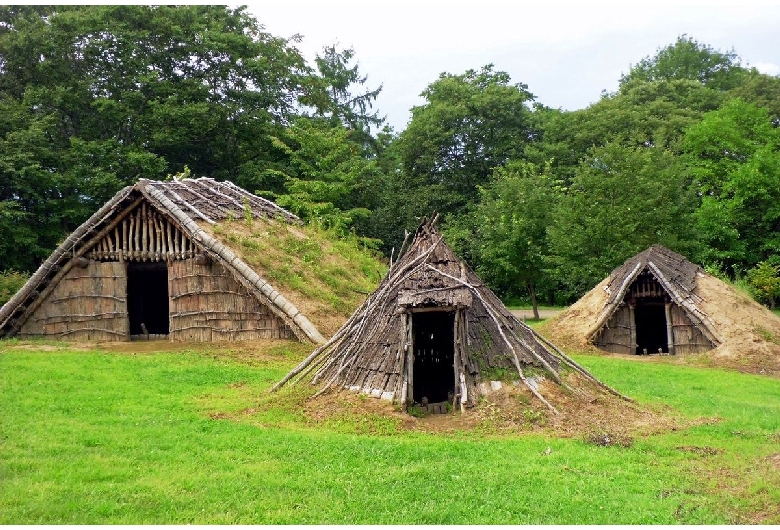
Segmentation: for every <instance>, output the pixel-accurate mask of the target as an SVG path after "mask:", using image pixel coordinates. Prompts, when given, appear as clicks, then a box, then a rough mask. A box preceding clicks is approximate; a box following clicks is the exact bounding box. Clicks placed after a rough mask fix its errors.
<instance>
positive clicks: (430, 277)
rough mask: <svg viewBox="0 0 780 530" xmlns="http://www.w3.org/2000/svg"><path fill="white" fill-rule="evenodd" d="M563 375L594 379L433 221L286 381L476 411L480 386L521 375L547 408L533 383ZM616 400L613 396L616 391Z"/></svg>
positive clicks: (597, 383) (277, 386)
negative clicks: (485, 278) (503, 296)
mask: <svg viewBox="0 0 780 530" xmlns="http://www.w3.org/2000/svg"><path fill="white" fill-rule="evenodd" d="M563 367H567V369H569V370H574V371H576V372H578V373H579V374H581V375H582V376H583V377H584V378H586V379H587V380H588V381H591V382H592V383H593V384H595V385H598V386H601V387H602V388H606V387H604V386H603V385H602V384H601V383H599V382H598V381H597V380H596V379H595V378H593V376H591V375H590V374H588V373H587V371H585V370H584V369H583V368H581V367H580V366H579V365H577V364H576V363H575V362H574V361H572V360H571V359H570V358H568V357H567V356H566V355H565V354H563V352H561V351H560V350H558V349H557V348H555V347H554V346H553V345H552V344H550V343H549V342H547V341H546V340H545V339H544V338H542V337H541V336H539V335H537V334H536V333H535V332H534V331H533V330H532V329H531V328H529V327H528V326H526V325H525V324H523V323H521V322H519V321H518V320H517V319H515V318H514V317H513V316H512V314H511V313H510V312H509V311H508V310H507V309H506V307H504V305H503V304H502V303H501V301H500V300H499V299H498V298H497V297H496V296H495V295H494V294H493V292H492V291H491V290H490V289H489V288H488V287H487V286H486V285H484V284H483V283H482V282H481V281H480V279H479V278H478V277H477V276H476V274H475V273H474V272H473V271H472V270H471V269H470V268H469V267H468V266H467V265H466V264H465V263H464V262H462V261H460V260H459V259H457V257H456V256H455V254H454V253H453V251H452V250H451V249H450V248H449V247H448V246H447V244H446V243H444V241H443V240H442V236H441V235H440V234H439V233H438V231H437V230H436V228H435V219H434V220H433V221H430V222H428V221H425V222H423V223H422V224H421V225H420V227H419V228H418V229H417V231H416V233H415V235H414V239H413V241H412V243H411V244H410V246H409V249H408V250H407V252H406V253H405V254H404V255H403V257H402V258H400V260H399V261H398V262H397V263H395V264H394V265H393V266H392V267H391V268H390V270H389V271H388V273H387V275H386V276H385V278H384V279H383V280H382V282H381V283H380V284H379V287H378V288H377V289H376V291H375V292H373V293H372V294H371V295H369V297H368V299H367V300H366V301H365V303H364V304H363V305H362V306H361V307H360V308H359V309H358V310H357V311H356V312H355V313H354V314H353V315H352V316H351V317H350V319H349V320H348V321H347V322H346V323H345V324H344V325H343V326H342V327H341V328H340V329H339V330H338V331H337V332H336V333H335V334H334V336H333V337H332V338H331V339H330V340H329V341H328V342H327V343H326V344H324V345H323V346H321V347H319V348H317V349H316V350H314V352H313V353H312V354H311V355H309V357H308V358H306V359H305V360H304V361H303V362H302V363H301V364H300V365H298V366H297V367H296V368H295V369H293V370H292V371H291V372H290V373H289V374H287V376H286V377H285V378H284V379H283V380H282V381H280V382H279V383H278V384H277V385H276V386H275V387H274V390H276V389H278V388H280V387H281V386H282V385H284V384H285V383H287V382H288V381H290V380H291V379H293V378H296V379H295V380H296V382H297V381H302V380H307V381H308V380H310V381H311V382H312V383H313V384H315V385H321V390H320V391H319V392H318V394H316V395H319V394H321V393H323V392H324V391H326V390H327V389H329V388H346V389H350V390H352V391H362V392H365V393H369V394H371V395H373V396H375V397H382V398H384V399H388V400H392V401H394V402H396V403H400V404H403V405H407V404H411V403H415V402H416V403H421V404H423V405H424V404H425V403H426V402H428V401H430V402H431V403H432V402H434V401H436V402H446V403H451V404H452V405H453V406H455V407H457V406H460V407H464V406H473V405H474V404H475V403H476V398H477V395H478V394H479V388H480V383H481V382H486V381H489V380H491V379H494V378H495V376H496V374H501V373H504V374H506V373H509V372H511V373H515V372H516V373H517V376H515V378H517V377H519V379H520V380H521V381H522V382H523V383H524V384H525V385H526V386H527V387H528V388H529V389H530V391H531V392H532V393H533V394H534V395H535V396H536V397H537V398H539V399H540V400H541V401H543V402H544V403H545V404H547V406H548V407H549V408H550V409H552V410H555V409H554V407H553V406H552V405H550V404H549V402H548V401H547V400H546V399H545V398H544V397H543V396H542V395H541V393H540V392H539V391H538V390H537V388H538V386H539V385H538V384H537V381H536V380H535V378H533V377H530V376H529V373H530V372H533V373H543V374H545V376H546V377H549V378H550V379H552V380H554V381H555V382H557V383H558V384H561V385H564V386H565V385H566V383H565V382H564V381H563V379H562V378H561V376H560V373H561V369H562V368H563ZM610 391H611V392H613V393H614V391H612V390H610Z"/></svg>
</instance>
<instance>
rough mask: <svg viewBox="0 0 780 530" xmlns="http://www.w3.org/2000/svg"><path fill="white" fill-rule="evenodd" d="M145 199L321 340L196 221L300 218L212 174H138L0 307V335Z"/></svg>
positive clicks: (298, 331)
mask: <svg viewBox="0 0 780 530" xmlns="http://www.w3.org/2000/svg"><path fill="white" fill-rule="evenodd" d="M144 202H145V203H147V204H149V205H151V206H152V207H153V208H155V209H156V210H157V211H159V212H161V213H162V214H163V215H164V216H165V217H166V219H168V220H169V221H170V222H171V223H172V224H174V225H175V226H176V227H177V228H178V229H179V230H181V231H182V232H183V233H184V234H185V235H186V236H187V237H188V238H189V239H191V240H192V241H193V242H194V244H195V245H196V246H197V248H198V249H199V251H200V252H202V253H204V254H205V255H207V256H208V257H209V258H211V259H213V260H215V261H218V262H220V263H221V264H222V265H223V266H224V267H225V268H226V269H227V270H228V271H230V272H231V273H232V274H233V277H234V278H235V279H236V280H237V281H239V282H240V283H241V284H242V285H244V286H245V287H247V288H248V289H249V291H250V292H252V293H253V294H254V295H255V296H256V297H257V298H258V299H259V300H260V301H261V302H262V303H263V304H264V305H266V306H267V307H269V309H271V311H272V312H273V313H274V314H276V315H277V316H278V317H280V318H281V319H282V320H283V321H284V322H285V323H286V324H287V325H288V326H289V327H290V328H291V329H292V331H293V333H294V334H295V335H296V336H297V337H298V338H299V339H300V340H305V341H311V342H314V343H315V344H316V343H322V342H324V341H325V339H324V337H323V336H322V335H321V334H320V333H319V331H318V330H317V328H316V327H315V326H314V325H313V324H312V323H311V322H310V321H309V320H308V318H307V317H306V316H305V315H303V314H302V313H301V312H300V311H299V310H298V309H297V308H296V307H295V306H294V305H293V304H292V303H291V302H290V301H289V300H287V299H286V298H285V297H284V296H282V294H281V293H280V292H279V291H278V290H277V289H275V288H274V287H273V286H272V285H271V284H269V283H268V282H267V281H266V280H264V279H263V278H261V277H260V276H259V275H258V274H257V273H256V272H255V271H254V270H252V269H251V268H250V267H249V266H247V265H246V263H244V262H243V261H242V260H241V259H239V258H238V257H237V256H236V254H235V253H234V252H233V251H232V250H231V249H230V248H229V247H228V246H226V245H224V244H223V243H222V242H220V241H219V239H218V238H216V237H214V236H212V235H210V234H208V233H207V232H206V231H204V230H203V229H202V228H201V227H200V226H199V224H198V223H208V224H211V225H213V224H215V223H216V222H217V221H219V220H226V219H241V218H244V217H245V216H252V217H271V218H275V219H279V220H281V221H283V222H286V223H300V222H301V221H300V219H298V218H297V217H296V216H295V215H293V214H291V213H290V212H288V211H286V210H284V209H282V208H280V207H279V206H277V205H276V204H274V203H273V202H271V201H268V200H266V199H263V198H261V197H258V196H256V195H253V194H251V193H249V192H247V191H246V190H243V189H241V188H240V187H238V186H236V185H234V184H232V183H230V182H217V181H215V180H213V179H210V178H198V179H183V180H174V181H169V182H159V181H152V180H146V179H140V180H139V181H138V182H137V183H136V184H135V185H134V186H128V187H125V188H123V189H122V190H121V191H119V192H118V193H117V194H116V195H115V196H114V197H113V198H112V199H111V200H110V201H108V202H107V203H106V204H105V205H104V206H103V207H102V208H100V209H99V210H98V211H97V212H95V213H94V214H93V215H92V216H91V217H90V218H89V219H88V220H87V221H85V222H84V223H83V224H82V225H81V226H79V227H78V228H77V229H76V230H74V231H73V233H72V234H70V236H68V237H67V238H66V239H65V241H64V242H63V243H62V244H61V245H60V246H59V247H58V248H57V249H56V250H55V251H54V252H53V253H52V254H51V256H50V257H49V258H48V259H47V260H46V261H45V262H44V263H43V264H42V265H41V266H40V267H39V268H38V270H37V271H36V272H35V273H34V274H33V275H32V277H31V278H30V280H29V281H28V282H27V284H25V285H24V287H22V289H20V290H19V292H17V293H16V294H15V295H14V296H13V297H12V298H11V299H10V300H9V301H8V303H6V304H5V305H4V306H3V307H2V308H1V309H0V337H9V336H13V335H14V334H15V333H16V332H17V331H18V330H19V329H20V327H21V326H22V324H23V323H24V321H25V319H26V318H27V317H28V316H29V315H30V314H31V313H32V311H34V309H35V308H36V307H37V305H38V304H39V303H40V302H39V301H40V300H41V299H43V298H44V297H45V296H46V293H47V292H48V291H47V290H49V289H50V288H51V286H52V285H53V284H54V283H56V282H58V281H59V279H60V278H62V276H63V274H64V273H65V272H66V271H67V270H69V268H70V267H71V266H72V264H73V261H74V260H75V259H76V258H78V257H80V256H82V255H84V254H85V253H86V252H87V251H88V250H90V248H91V247H93V246H94V245H95V243H96V242H97V241H98V240H99V239H100V237H102V235H104V234H105V233H106V232H107V231H109V230H110V229H111V223H112V220H114V219H116V218H117V216H119V215H121V214H123V213H124V212H128V211H130V210H132V209H133V208H136V207H137V206H138V205H139V204H141V203H144Z"/></svg>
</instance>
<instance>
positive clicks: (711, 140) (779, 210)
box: [684, 99, 780, 274]
mask: <svg viewBox="0 0 780 530" xmlns="http://www.w3.org/2000/svg"><path fill="white" fill-rule="evenodd" d="M684 146H685V149H686V154H687V161H688V163H689V164H690V166H691V167H692V170H693V175H694V178H695V184H696V186H697V188H698V191H699V194H700V195H701V197H702V199H701V207H700V208H699V210H698V212H697V214H696V217H697V221H698V224H699V228H700V232H701V234H702V237H703V240H704V242H705V244H706V246H705V248H706V249H707V250H706V251H705V253H704V260H706V261H716V260H717V261H722V262H723V263H724V266H725V267H727V268H730V269H732V270H733V271H734V273H737V274H739V273H741V272H744V271H745V270H747V269H749V268H751V267H753V266H754V265H756V264H757V263H758V262H760V261H762V260H765V259H767V258H768V257H769V256H771V255H775V254H777V253H778V252H780V207H779V206H778V205H779V204H780V131H778V129H776V128H775V127H773V125H772V122H771V119H770V116H769V113H768V112H767V111H766V110H765V109H762V108H759V107H757V106H755V105H753V104H750V103H745V102H744V101H741V100H739V99H734V100H730V101H728V102H727V103H726V104H724V105H723V106H722V107H721V108H720V109H718V110H715V111H712V112H710V113H707V114H706V115H705V116H704V117H703V119H702V120H701V122H699V123H698V124H696V125H694V126H692V127H691V128H690V129H689V130H688V131H687V133H686V136H685V143H684Z"/></svg>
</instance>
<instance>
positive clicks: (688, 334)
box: [588, 245, 722, 354]
mask: <svg viewBox="0 0 780 530" xmlns="http://www.w3.org/2000/svg"><path fill="white" fill-rule="evenodd" d="M703 272H704V271H703V270H702V268H701V267H699V266H698V265H695V264H693V263H691V262H690V261H688V260H687V259H685V257H683V256H681V255H680V254H677V253H676V252H672V251H671V250H669V249H667V248H664V247H662V246H661V245H653V246H652V247H650V248H648V249H647V250H645V251H643V252H640V253H639V254H637V255H636V256H634V257H632V258H629V259H628V260H626V261H625V262H624V263H623V264H622V265H621V266H620V267H618V268H616V269H615V270H614V271H612V273H610V275H609V281H608V282H607V283H606V285H604V287H603V289H604V292H605V294H606V295H607V296H606V300H605V301H604V304H603V307H602V308H601V312H600V314H599V316H598V319H597V320H596V323H595V325H594V327H593V329H592V330H591V331H590V333H589V335H588V338H589V340H590V341H592V342H593V344H594V345H595V346H596V347H597V348H599V349H602V350H604V351H608V352H611V353H630V354H634V353H635V354H649V353H667V354H685V353H698V352H703V351H707V350H711V349H713V348H714V347H716V346H717V345H718V344H720V342H721V341H722V339H721V338H720V337H719V336H718V334H717V333H716V331H715V324H714V322H713V321H712V319H711V318H710V317H709V315H707V313H706V312H704V311H703V310H702V309H701V307H700V304H701V301H702V298H701V297H700V296H699V295H698V294H696V281H697V279H698V278H699V277H700V276H701V275H703Z"/></svg>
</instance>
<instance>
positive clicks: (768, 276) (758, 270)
mask: <svg viewBox="0 0 780 530" xmlns="http://www.w3.org/2000/svg"><path fill="white" fill-rule="evenodd" d="M747 278H748V281H749V282H750V285H751V287H753V289H754V291H755V293H756V297H757V298H758V299H759V300H761V301H763V302H766V303H768V304H769V309H772V310H774V308H775V301H776V300H777V298H778V297H780V266H779V265H777V264H776V263H771V262H770V261H762V262H760V263H759V264H757V265H756V266H755V267H754V268H752V269H750V270H749V271H748V273H747Z"/></svg>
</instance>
